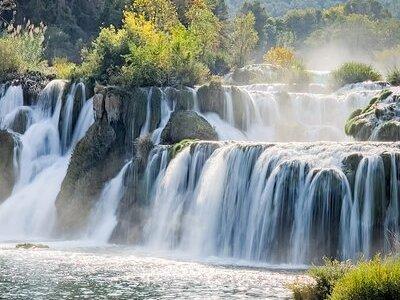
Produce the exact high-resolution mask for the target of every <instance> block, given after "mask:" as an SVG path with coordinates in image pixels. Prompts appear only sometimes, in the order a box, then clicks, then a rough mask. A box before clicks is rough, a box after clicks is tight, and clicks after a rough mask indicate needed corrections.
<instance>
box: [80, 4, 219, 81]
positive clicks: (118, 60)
mask: <svg viewBox="0 0 400 300" xmlns="http://www.w3.org/2000/svg"><path fill="white" fill-rule="evenodd" d="M148 1H149V0H140V1H136V2H134V3H133V4H132V6H131V7H130V9H128V10H126V11H125V13H124V19H123V26H122V27H121V28H120V29H117V28H115V27H113V26H111V27H108V28H104V29H102V30H101V32H100V34H99V37H98V38H97V39H96V40H95V41H94V43H93V46H92V48H91V49H90V50H89V51H87V52H86V53H85V54H84V61H83V64H82V68H81V72H80V73H81V74H83V75H84V76H85V77H91V78H94V79H95V80H98V81H100V82H107V83H112V84H123V85H128V86H147V85H181V84H183V85H194V84H196V83H199V82H201V81H202V80H203V79H204V78H205V77H206V76H207V73H208V70H207V65H211V64H212V63H213V62H214V60H215V53H216V52H218V47H219V30H220V23H219V20H218V19H217V18H216V17H215V15H214V14H213V13H212V11H211V9H210V8H209V7H208V6H207V5H206V4H205V3H204V2H202V1H197V2H193V4H192V5H191V6H189V8H188V11H187V12H186V13H187V14H186V16H187V18H186V20H187V21H188V27H185V26H183V24H182V23H181V22H180V21H179V19H178V18H177V14H176V11H175V8H174V5H173V4H172V3H171V2H170V1H169V0H157V1H156V2H154V3H157V5H154V6H153V5H152V4H151V5H150V4H149V3H148ZM150 2H151V1H150ZM147 4H149V5H147ZM158 7H163V8H164V9H163V11H162V12H160V11H158Z"/></svg>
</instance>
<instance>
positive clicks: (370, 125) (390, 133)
mask: <svg viewBox="0 0 400 300" xmlns="http://www.w3.org/2000/svg"><path fill="white" fill-rule="evenodd" d="M399 117H400V96H399V95H397V94H394V92H393V91H392V90H384V91H382V92H381V93H380V94H379V95H378V96H376V97H374V98H372V99H371V101H370V103H369V104H368V105H367V106H366V107H365V108H364V109H362V110H356V111H355V112H353V113H352V115H351V116H350V117H349V119H348V120H347V122H346V126H345V132H346V134H347V135H350V136H352V137H354V138H355V139H357V140H361V141H366V140H376V141H399V140H400V119H399Z"/></svg>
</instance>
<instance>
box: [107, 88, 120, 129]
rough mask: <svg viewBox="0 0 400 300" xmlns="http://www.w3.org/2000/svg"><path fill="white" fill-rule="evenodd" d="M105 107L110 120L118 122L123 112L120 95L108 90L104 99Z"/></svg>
mask: <svg viewBox="0 0 400 300" xmlns="http://www.w3.org/2000/svg"><path fill="white" fill-rule="evenodd" d="M104 109H105V111H106V113H107V118H108V122H109V123H112V122H118V121H119V120H120V118H121V113H122V101H121V98H120V96H119V95H117V94H114V93H112V92H107V94H106V97H105V100H104Z"/></svg>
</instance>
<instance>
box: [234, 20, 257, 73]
mask: <svg viewBox="0 0 400 300" xmlns="http://www.w3.org/2000/svg"><path fill="white" fill-rule="evenodd" d="M254 25H255V17H254V15H253V13H251V12H250V13H248V14H246V15H241V16H237V17H236V18H235V20H234V21H233V33H232V35H231V55H232V65H233V66H234V67H243V66H244V65H245V64H246V63H248V61H249V59H250V56H251V54H252V53H253V50H254V49H255V47H256V45H257V42H258V35H257V31H256V30H255V29H254Z"/></svg>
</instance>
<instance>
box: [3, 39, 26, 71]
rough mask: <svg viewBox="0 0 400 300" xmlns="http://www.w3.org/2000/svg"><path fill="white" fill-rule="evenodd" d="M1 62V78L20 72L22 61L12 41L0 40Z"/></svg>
mask: <svg viewBox="0 0 400 300" xmlns="http://www.w3.org/2000/svg"><path fill="white" fill-rule="evenodd" d="M0 61H1V64H0V77H3V76H5V75H7V73H13V72H18V71H19V70H20V68H21V65H22V62H21V59H20V57H18V55H17V53H16V52H15V49H14V45H13V43H12V41H11V40H10V39H5V38H0Z"/></svg>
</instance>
